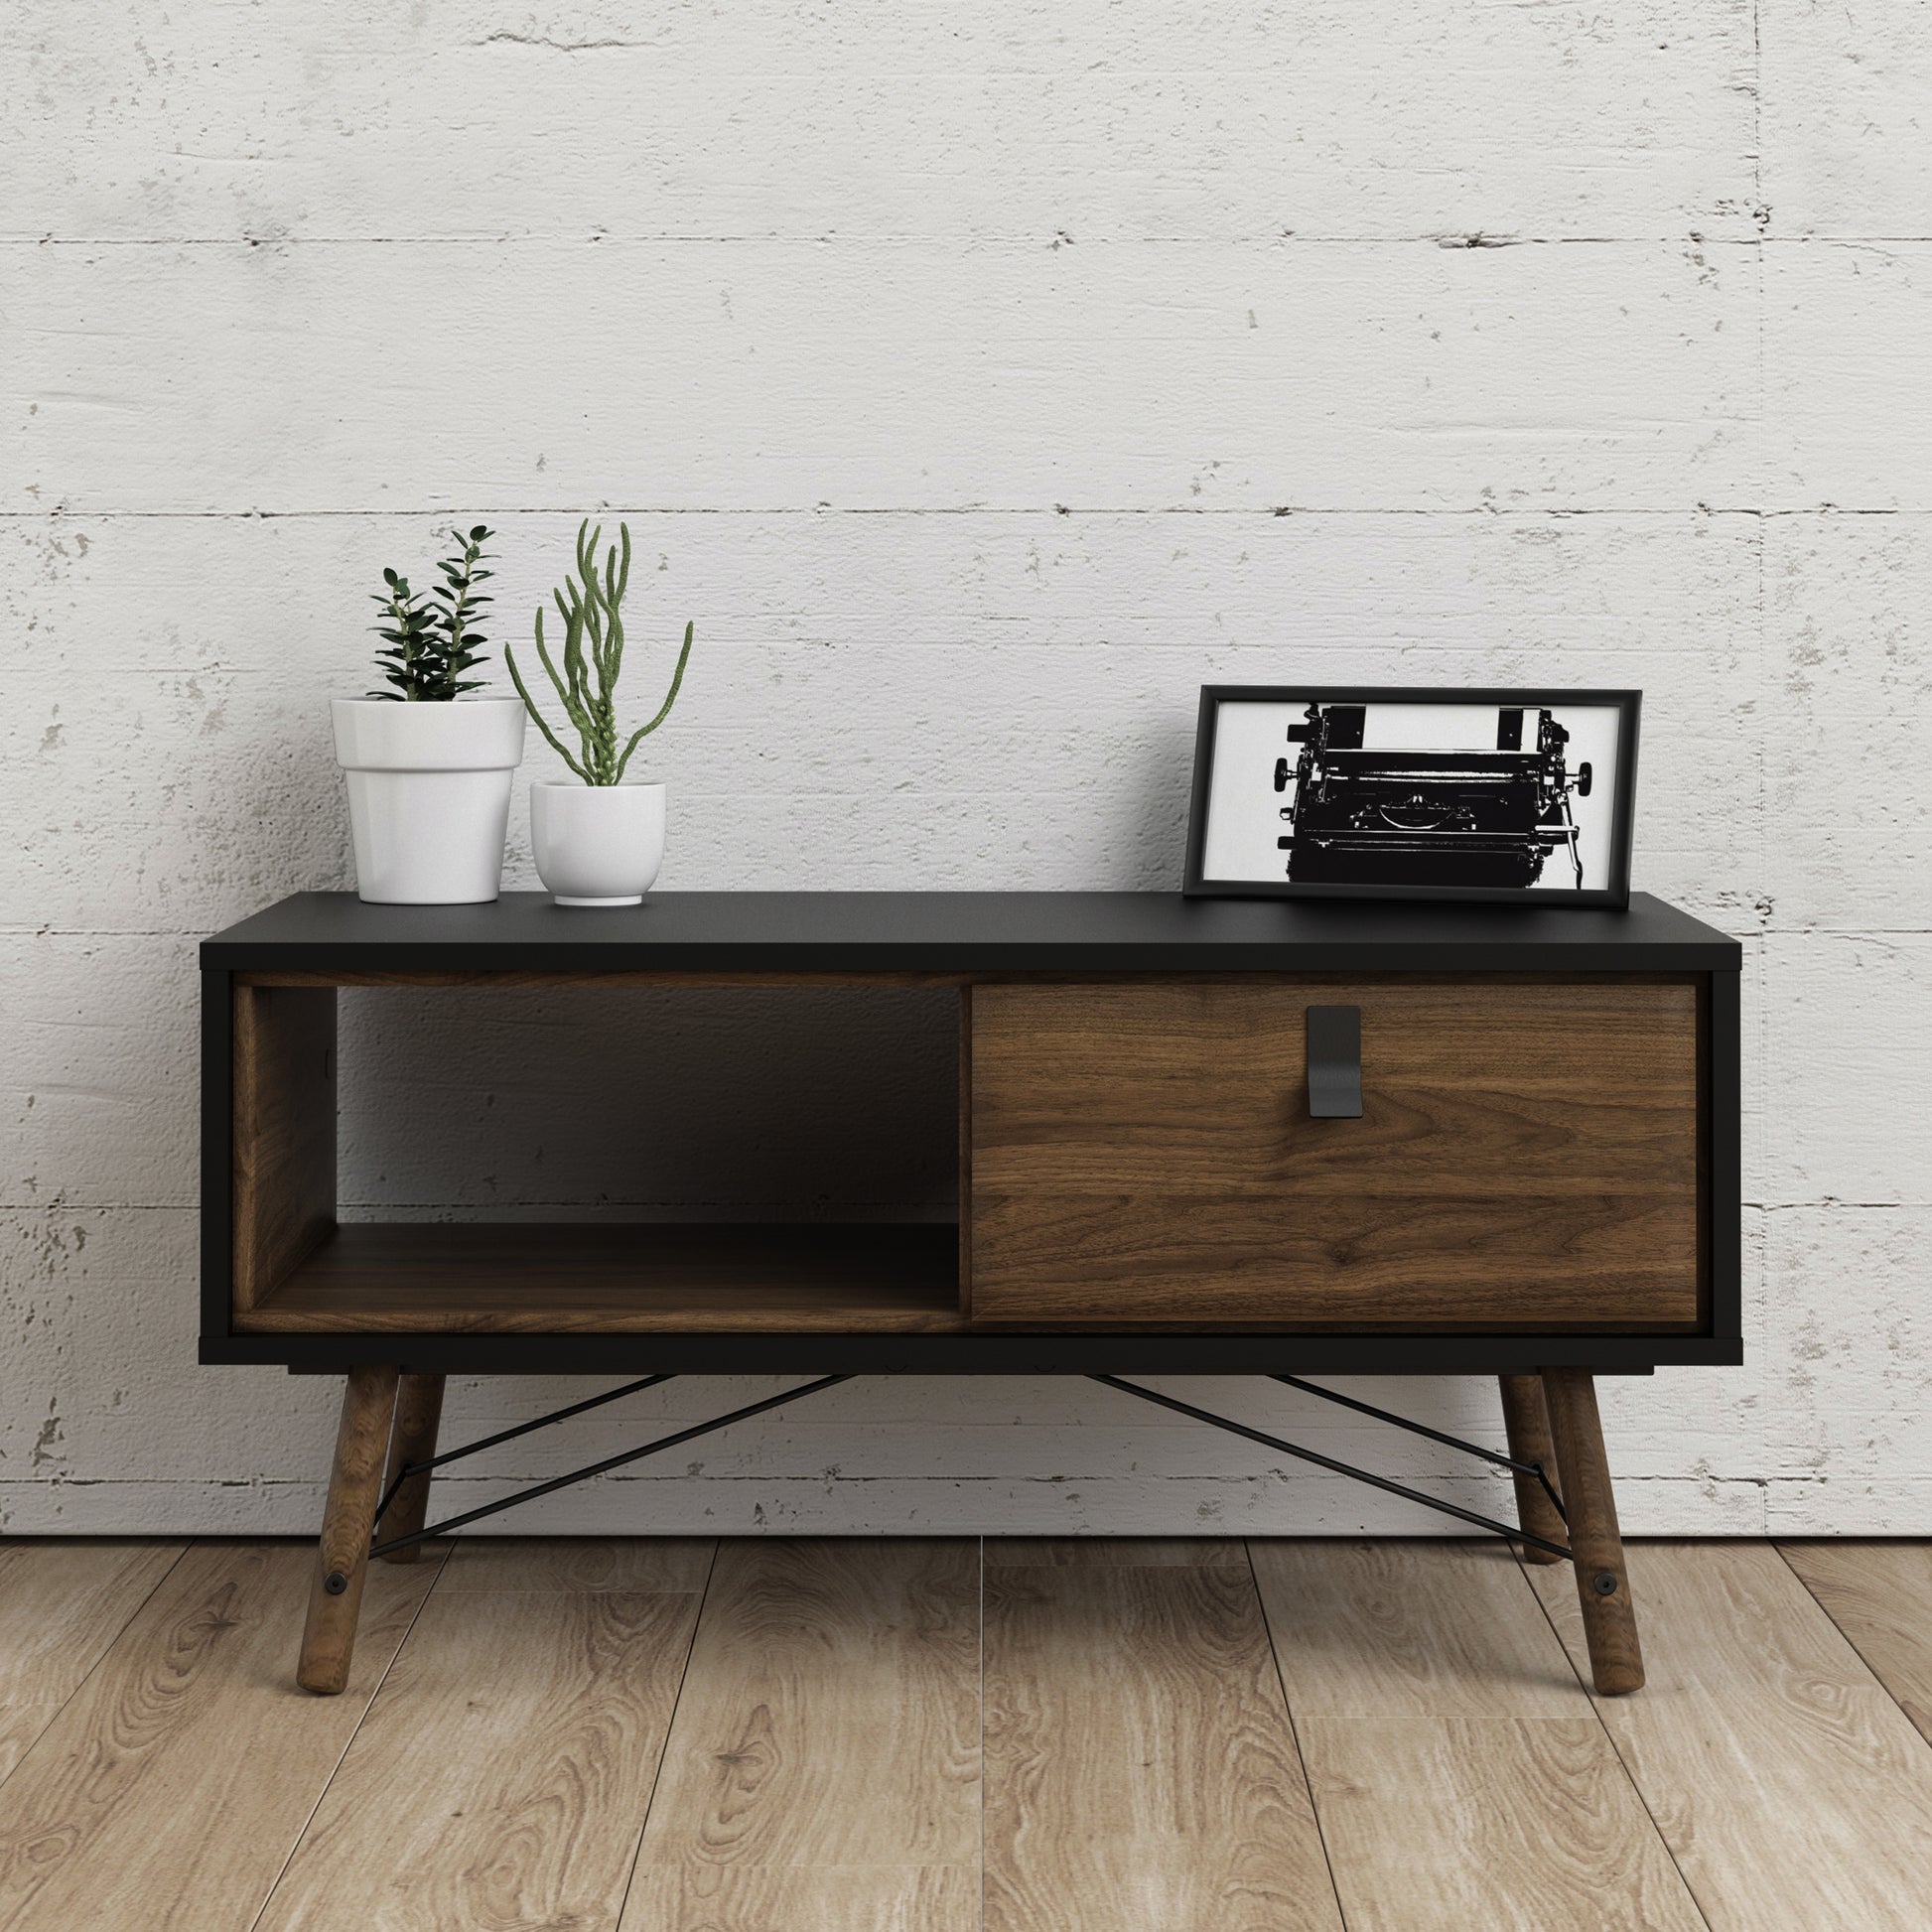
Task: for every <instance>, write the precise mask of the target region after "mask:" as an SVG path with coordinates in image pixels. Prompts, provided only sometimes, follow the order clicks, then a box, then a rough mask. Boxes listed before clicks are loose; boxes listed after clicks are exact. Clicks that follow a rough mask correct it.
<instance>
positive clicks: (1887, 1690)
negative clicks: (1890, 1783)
mask: <svg viewBox="0 0 1932 1932" xmlns="http://www.w3.org/2000/svg"><path fill="white" fill-rule="evenodd" d="M1765 1540H1766V1541H1767V1542H1768V1543H1769V1544H1770V1546H1771V1548H1772V1549H1773V1550H1775V1551H1776V1552H1777V1555H1778V1561H1779V1562H1780V1563H1781V1564H1783V1565H1784V1567H1785V1568H1786V1569H1787V1570H1788V1571H1790V1573H1791V1574H1792V1576H1793V1577H1795V1578H1796V1579H1797V1580H1798V1587H1799V1588H1800V1589H1802V1590H1803V1591H1804V1593H1805V1594H1806V1595H1807V1596H1809V1597H1810V1598H1811V1600H1812V1601H1813V1602H1814V1603H1816V1604H1817V1605H1818V1608H1819V1611H1820V1613H1821V1614H1822V1615H1823V1616H1824V1618H1825V1619H1826V1621H1827V1622H1829V1623H1830V1624H1831V1626H1832V1628H1833V1629H1834V1630H1836V1631H1837V1632H1838V1634H1839V1635H1840V1636H1841V1637H1843V1638H1844V1639H1845V1641H1846V1644H1847V1645H1848V1646H1849V1647H1850V1649H1851V1651H1852V1654H1853V1656H1855V1657H1856V1658H1857V1659H1858V1660H1859V1662H1860V1663H1862V1664H1863V1666H1864V1668H1865V1671H1866V1673H1867V1675H1868V1676H1869V1677H1870V1679H1871V1681H1872V1682H1873V1683H1874V1684H1875V1685H1877V1687H1878V1688H1879V1690H1881V1691H1882V1692H1883V1693H1884V1694H1885V1697H1886V1698H1887V1700H1888V1701H1889V1702H1890V1704H1891V1705H1892V1708H1893V1709H1894V1710H1896V1711H1897V1713H1898V1715H1899V1716H1900V1717H1901V1718H1903V1719H1904V1720H1905V1722H1906V1723H1907V1724H1908V1725H1911V1728H1912V1734H1913V1735H1914V1736H1915V1737H1916V1738H1917V1739H1918V1740H1919V1742H1920V1743H1921V1744H1923V1745H1924V1746H1925V1747H1926V1749H1927V1750H1932V1737H1928V1736H1926V1734H1925V1733H1924V1731H1922V1730H1921V1729H1919V1726H1918V1721H1917V1720H1916V1719H1915V1718H1914V1717H1913V1716H1912V1714H1911V1713H1910V1712H1909V1711H1907V1710H1906V1709H1905V1707H1904V1706H1903V1705H1902V1704H1900V1703H1899V1701H1898V1694H1897V1693H1896V1692H1895V1691H1894V1690H1893V1689H1892V1687H1891V1686H1890V1685H1889V1684H1887V1683H1886V1682H1885V1680H1884V1679H1883V1678H1882V1677H1881V1676H1880V1675H1879V1674H1878V1667H1877V1666H1876V1665H1875V1664H1874V1663H1873V1662H1872V1661H1871V1659H1870V1658H1869V1657H1867V1656H1866V1655H1865V1654H1864V1652H1863V1650H1861V1649H1860V1648H1859V1640H1858V1638H1857V1637H1855V1636H1854V1635H1853V1634H1852V1633H1851V1631H1850V1630H1848V1629H1847V1628H1846V1627H1845V1625H1844V1624H1842V1623H1841V1622H1840V1621H1839V1620H1838V1618H1837V1617H1835V1616H1833V1615H1832V1606H1831V1605H1830V1604H1829V1603H1827V1602H1826V1601H1825V1599H1824V1598H1823V1597H1822V1596H1820V1595H1819V1593H1818V1592H1817V1591H1816V1590H1815V1589H1813V1588H1812V1587H1811V1585H1810V1584H1808V1583H1807V1582H1806V1581H1805V1574H1804V1572H1803V1571H1802V1570H1800V1569H1799V1568H1798V1566H1797V1565H1796V1564H1795V1563H1793V1562H1792V1561H1791V1559H1790V1558H1789V1557H1788V1556H1786V1555H1785V1552H1784V1545H1783V1544H1782V1543H1780V1542H1779V1541H1778V1539H1777V1538H1776V1537H1767V1538H1766V1539H1765Z"/></svg>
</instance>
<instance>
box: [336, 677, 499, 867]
mask: <svg viewBox="0 0 1932 1932" xmlns="http://www.w3.org/2000/svg"><path fill="white" fill-rule="evenodd" d="M330 710H331V712H332V714H333V715H334V717H335V721H336V759H337V762H338V763H340V764H341V765H342V767H343V774H344V776H345V779H346V780H347V783H348V821H349V828H350V830H351V831H352V832H353V834H354V837H355V891H356V895H357V897H361V898H365V899H367V900H369V901H370V902H371V903H373V904H376V905H474V904H479V903H481V902H483V900H486V899H492V898H494V897H496V896H497V894H498V893H500V892H501V891H502V889H503V835H504V834H505V832H507V831H508V829H509V818H510V780H511V777H512V775H513V773H514V772H515V770H516V767H517V766H518V765H519V764H520V763H521V762H522V761H523V720H524V712H523V700H522V699H521V698H458V699H457V700H456V701H455V702H454V703H451V704H425V703H416V704H410V703H407V702H397V703H392V702H390V701H389V700H388V699H384V698H334V699H331V700H330Z"/></svg>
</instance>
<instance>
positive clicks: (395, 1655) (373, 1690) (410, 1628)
mask: <svg viewBox="0 0 1932 1932" xmlns="http://www.w3.org/2000/svg"><path fill="white" fill-rule="evenodd" d="M452 1554H453V1553H452V1552H449V1551H445V1552H444V1553H443V1555H442V1556H441V1557H439V1558H438V1560H437V1564H436V1575H435V1576H433V1577H432V1578H431V1579H430V1582H429V1587H428V1588H427V1589H426V1590H424V1591H423V1593H422V1595H421V1596H419V1597H418V1598H417V1599H416V1607H415V1609H414V1610H412V1611H411V1612H410V1615H409V1622H408V1625H407V1627H406V1628H405V1629H404V1630H403V1633H402V1636H401V1638H400V1639H399V1640H398V1642H397V1644H396V1647H395V1649H394V1651H393V1652H391V1653H390V1657H389V1661H388V1662H387V1663H386V1664H384V1665H383V1667H382V1675H381V1676H380V1677H378V1678H377V1679H376V1680H375V1683H374V1684H373V1685H372V1686H371V1687H370V1690H369V1699H368V1702H367V1703H366V1704H365V1705H363V1707H362V1715H361V1716H360V1717H359V1718H357V1719H356V1720H355V1723H354V1724H353V1725H351V1726H350V1728H349V1733H348V1735H347V1736H346V1737H345V1738H344V1739H343V1747H342V1749H341V1751H339V1752H338V1753H337V1756H336V1761H335V1763H334V1764H333V1765H332V1766H331V1767H330V1771H329V1775H328V1776H327V1777H326V1778H324V1779H323V1781H322V1788H321V1790H319V1791H318V1792H317V1793H316V1801H315V1803H314V1804H312V1805H311V1806H310V1807H309V1813H308V1816H307V1817H306V1818H304V1819H303V1821H302V1823H301V1825H300V1826H299V1827H298V1829H297V1831H296V1833H295V1836H294V1837H293V1838H292V1839H291V1840H290V1841H289V1849H288V1852H287V1854H286V1856H285V1857H284V1858H283V1860H282V1863H280V1864H279V1865H278V1866H277V1867H276V1870H275V1876H274V1877H273V1878H272V1879H271V1880H270V1881H269V1885H268V1889H267V1890H266V1891H265V1892H263V1893H262V1902H261V1903H260V1904H259V1905H258V1906H256V1908H255V1915H254V1917H253V1918H251V1919H250V1920H249V1921H248V1932H255V1928H256V1927H257V1926H259V1925H260V1924H261V1922H262V1920H263V1918H264V1917H265V1916H266V1915H267V1912H268V1908H269V1907H270V1906H271V1905H273V1904H274V1903H275V1894H276V1893H277V1892H278V1891H280V1890H281V1888H282V1880H283V1879H284V1878H286V1877H287V1876H288V1873H289V1866H290V1865H292V1864H293V1863H295V1855H296V1854H297V1853H298V1852H299V1851H301V1849H302V1841H303V1840H304V1839H306V1838H307V1837H308V1836H309V1832H310V1829H311V1828H312V1827H313V1826H314V1824H315V1822H316V1818H317V1815H318V1814H319V1813H320V1812H321V1810H322V1807H323V1803H324V1801H325V1800H326V1799H327V1798H328V1796H329V1790H330V1787H331V1786H332V1785H333V1784H334V1783H335V1782H336V1779H337V1777H338V1776H339V1775H340V1774H341V1772H342V1768H343V1765H344V1764H345V1762H346V1761H347V1758H348V1754H349V1752H350V1751H351V1750H353V1749H354V1747H355V1740H356V1738H357V1737H358V1736H360V1735H361V1731H362V1726H363V1725H364V1724H366V1723H367V1722H368V1716H369V1713H370V1712H371V1711H373V1710H374V1709H375V1701H376V1699H377V1698H379V1697H380V1696H381V1695H382V1687H383V1685H385V1684H386V1683H388V1681H389V1674H390V1672H392V1671H393V1670H394V1669H395V1667H396V1665H397V1663H398V1662H399V1661H400V1659H401V1657H402V1653H403V1651H404V1649H405V1648H406V1647H407V1646H408V1643H409V1639H410V1637H411V1636H412V1635H413V1634H414V1633H415V1629H416V1624H417V1620H418V1619H419V1618H420V1617H421V1616H422V1614H423V1611H424V1609H425V1608H426V1607H427V1606H428V1603H429V1599H430V1598H431V1597H432V1596H434V1595H435V1594H436V1587H437V1585H438V1584H440V1583H441V1582H442V1581H443V1573H444V1572H445V1571H446V1570H448V1569H449V1567H450V1556H451V1555H452ZM295 1695H296V1696H298V1697H307V1696H308V1695H309V1693H308V1692H306V1691H298V1692H296V1693H295Z"/></svg>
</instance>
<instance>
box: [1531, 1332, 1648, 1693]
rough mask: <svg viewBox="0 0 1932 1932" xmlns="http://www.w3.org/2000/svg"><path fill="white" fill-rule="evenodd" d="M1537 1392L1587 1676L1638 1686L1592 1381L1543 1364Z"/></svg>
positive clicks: (1580, 1372) (1633, 1623)
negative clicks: (1553, 1461) (1565, 1515)
mask: <svg viewBox="0 0 1932 1932" xmlns="http://www.w3.org/2000/svg"><path fill="white" fill-rule="evenodd" d="M1543 1396H1544V1400H1545V1402H1546V1403H1547V1404H1548V1406H1549V1411H1550V1432H1551V1434H1552V1435H1553V1436H1554V1437H1555V1438H1556V1448H1557V1467H1558V1468H1559V1470H1560V1471H1561V1472H1562V1482H1561V1487H1562V1491H1563V1506H1564V1508H1565V1509H1566V1510H1567V1511H1568V1512H1569V1515H1570V1522H1569V1532H1570V1547H1571V1549H1572V1550H1573V1551H1574V1552H1575V1554H1576V1570H1577V1596H1578V1599H1579V1601H1580V1602H1581V1603H1582V1604H1583V1609H1584V1637H1585V1640H1586V1641H1587V1643H1588V1645H1589V1672H1590V1677H1591V1679H1592V1680H1593V1681H1594V1683H1595V1685H1596V1688H1597V1690H1598V1691H1599V1692H1601V1693H1602V1695H1603V1696H1605V1697H1618V1696H1621V1695H1622V1694H1623V1693H1624V1692H1626V1691H1637V1690H1641V1689H1642V1688H1643V1651H1642V1650H1641V1648H1640V1647H1639V1646H1638V1643H1637V1612H1636V1606H1635V1605H1634V1604H1633V1603H1632V1602H1631V1600H1630V1578H1629V1574H1628V1572H1627V1571H1626V1570H1625V1569H1624V1565H1623V1539H1622V1537H1621V1536H1619V1535H1618V1534H1617V1527H1616V1499H1615V1497H1614V1496H1612V1495H1611V1493H1610V1465H1609V1463H1608V1461H1607V1460H1606V1459H1605V1458H1604V1454H1603V1425H1602V1423H1601V1421H1600V1420H1599V1418H1598V1416H1597V1413H1596V1384H1595V1383H1594V1381H1592V1380H1591V1378H1590V1375H1589V1372H1588V1371H1587V1369H1581V1368H1546V1369H1545V1370H1544V1371H1543Z"/></svg>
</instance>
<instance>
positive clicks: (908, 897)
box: [202, 893, 1742, 973]
mask: <svg viewBox="0 0 1932 1932" xmlns="http://www.w3.org/2000/svg"><path fill="white" fill-rule="evenodd" d="M1741 957H1742V948H1741V947H1740V946H1739V945H1738V943H1737V941H1736V940H1735V939H1732V938H1729V937H1727V936H1726V935H1725V934H1724V933H1722V932H1719V931H1718V930H1717V929H1716V928H1715V927H1713V926H1708V925H1705V924H1703V923H1702V922H1701V921H1699V920H1697V919H1694V918H1692V917H1691V916H1690V915H1689V914H1688V913H1686V912H1680V911H1678V910H1677V908H1676V907H1675V906H1671V905H1666V904H1665V903H1664V902H1663V901H1662V900H1661V899H1657V898H1653V897H1650V896H1649V895H1648V894H1647V893H1635V894H1632V895H1631V898H1630V905H1629V909H1628V910H1627V911H1622V912H1618V911H1611V910H1606V909H1603V908H1600V907H1594V906H1560V905H1522V906H1517V905H1443V904H1401V903H1393V902H1390V903H1382V902H1376V903H1357V902H1354V901H1341V900H1332V899H1306V900H1289V899H1231V898H1195V899H1188V898H1183V897H1181V896H1180V895H1179V894H1178V893H653V894H651V895H650V896H649V897H647V898H646V899H645V900H644V902H643V904H641V905H635V906H602V907H589V906H583V907H571V906H560V905H557V904H555V903H553V901H552V900H551V898H550V896H549V895H548V894H547V893H505V894H504V895H503V897H501V898H499V899H497V900H495V901H494V902H493V903H491V904H487V905H365V904H363V903H362V901H361V900H360V899H358V898H357V897H355V896H354V894H353V893H297V894H295V895H294V896H293V897H290V898H285V899H283V900H282V901H281V902H280V903H279V904H276V905H271V906H269V907H268V908H267V910H265V911H262V912H257V913H256V914H255V916H254V917H253V918H250V919H243V920H242V921H241V923H240V924H239V925H232V926H229V927H228V929H227V930H226V931H225V932H220V933H216V934H215V935H214V937H213V938H211V939H207V940H205V941H204V942H203V945H202V964H203V966H204V967H206V968H211V969H215V970H224V971H244V970H249V969H253V970H258V971H266V970H273V969H278V968H279V969H282V970H285V971H307V972H330V971H345V972H347V971H356V970H365V971H390V972H407V971H420V972H437V971H444V972H461V971H490V970H517V969H522V970H529V969H541V968H545V967H548V968H553V969H556V970H558V971H572V972H581V971H599V970H602V971H621V970H624V969H631V970H638V971H671V972H680V971H682V972H857V973H863V972H936V973H973V972H1330V971H1338V970H1352V971H1357V972H1377V971H1382V972H1429V971H1435V972H1498V971H1516V972H1712V971H1720V972H1722V971H1727V970H1728V971H1734V970H1736V968H1737V967H1738V966H1739V964H1740V962H1741Z"/></svg>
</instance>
